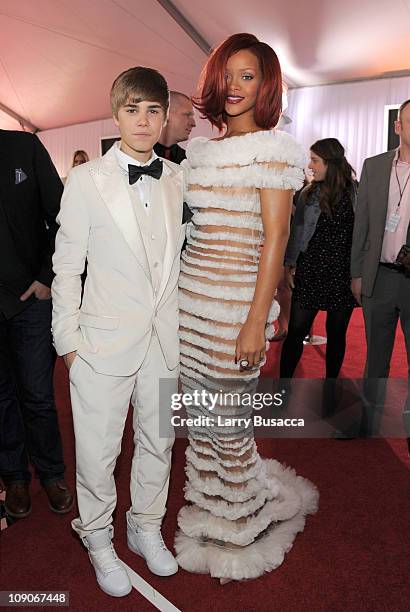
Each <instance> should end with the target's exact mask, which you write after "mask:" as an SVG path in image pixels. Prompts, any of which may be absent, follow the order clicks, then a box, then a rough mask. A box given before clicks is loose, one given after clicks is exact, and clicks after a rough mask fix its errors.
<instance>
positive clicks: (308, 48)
mask: <svg viewBox="0 0 410 612" xmlns="http://www.w3.org/2000/svg"><path fill="white" fill-rule="evenodd" d="M173 4H174V5H175V7H176V8H177V9H178V10H179V11H180V12H181V13H182V14H183V15H184V16H185V18H186V19H187V20H188V21H189V22H190V23H191V25H192V26H193V28H194V29H195V30H196V31H197V32H198V33H199V34H200V35H201V36H202V38H203V39H205V40H206V41H207V42H208V43H209V45H210V46H214V45H216V44H218V43H219V42H220V41H221V40H222V39H223V38H225V37H226V36H228V35H230V34H232V33H235V32H252V33H254V34H256V35H257V36H258V37H259V38H260V39H261V40H264V41H266V42H268V43H269V44H271V45H272V47H273V48H274V49H275V50H276V51H277V53H278V55H279V58H280V60H281V63H282V67H283V71H284V74H285V77H286V79H287V82H288V83H289V84H290V85H291V86H303V85H316V84H320V83H331V82H340V81H346V80H351V79H362V78H376V77H380V76H393V75H396V74H397V75H403V74H408V75H410V70H409V68H410V34H409V33H410V0H361V1H360V2H359V1H358V0H344V1H343V2H340V0H310V1H309V2H308V1H305V0H253V1H252V2H250V1H249V0H223V1H221V0H206V1H204V0H174V2H173ZM0 31H1V35H0V104H2V105H4V106H6V107H8V108H9V109H11V110H12V111H14V112H15V113H17V114H18V115H21V116H22V117H24V118H25V119H27V120H28V121H30V122H31V123H32V124H33V125H34V126H37V127H38V128H40V129H43V130H44V129H49V128H54V127H60V126H63V125H71V124H76V123H82V122H86V121H91V120H95V119H99V118H105V117H108V116H109V114H110V109H109V103H108V91H109V89H110V86H111V83H112V81H113V79H114V78H115V76H116V75H117V74H118V73H119V72H121V71H122V70H124V69H126V68H128V67H130V66H134V65H147V66H152V67H155V68H157V69H158V70H160V71H161V72H163V74H164V75H165V76H166V78H167V80H168V82H169V85H170V87H171V88H172V89H178V90H181V91H184V92H187V93H193V92H194V90H195V84H196V81H197V78H198V74H199V72H200V69H201V67H202V65H203V63H204V60H205V58H206V54H205V53H204V52H203V51H202V50H201V49H200V48H199V47H198V46H197V44H196V43H195V42H194V41H193V40H192V39H191V38H190V36H189V35H188V34H187V33H186V32H185V31H184V30H183V29H182V28H181V27H180V26H179V25H178V24H177V23H176V21H175V20H174V19H173V18H172V17H171V16H170V15H169V14H168V12H167V11H166V10H165V9H164V8H163V6H161V3H160V2H159V1H158V0H19V1H18V2H16V0H0ZM17 126H18V124H17V122H16V121H15V120H12V119H10V118H8V117H7V115H5V114H4V113H3V112H1V111H0V127H3V128H5V129H16V127H17Z"/></svg>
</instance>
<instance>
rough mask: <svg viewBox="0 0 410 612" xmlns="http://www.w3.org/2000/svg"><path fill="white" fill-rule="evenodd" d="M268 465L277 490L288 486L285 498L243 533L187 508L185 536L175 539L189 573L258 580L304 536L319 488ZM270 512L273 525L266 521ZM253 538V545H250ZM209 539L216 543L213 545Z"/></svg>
mask: <svg viewBox="0 0 410 612" xmlns="http://www.w3.org/2000/svg"><path fill="white" fill-rule="evenodd" d="M264 465H265V467H266V471H267V478H268V479H269V478H270V479H271V482H272V483H275V486H276V484H277V481H278V480H279V481H280V482H281V484H282V486H283V489H282V493H281V494H282V495H283V494H285V496H284V498H283V499H282V501H281V502H280V501H279V503H276V504H275V502H268V503H266V504H265V507H264V508H263V509H262V510H261V511H260V512H259V513H258V514H257V515H256V516H255V517H252V518H250V519H249V520H248V521H247V522H246V523H245V524H244V523H241V524H240V529H239V528H238V525H237V524H235V523H231V524H230V522H229V521H228V520H227V519H222V518H219V517H215V516H213V515H212V514H211V513H210V512H208V511H206V510H201V509H199V508H197V507H195V506H185V507H184V508H182V510H181V511H180V514H179V517H178V523H179V526H180V528H181V531H180V532H178V533H177V536H176V539H175V550H176V552H177V561H178V563H179V565H180V566H181V567H182V568H183V569H185V570H187V571H190V572H199V573H204V574H210V575H211V576H213V577H216V578H230V579H232V580H245V579H250V578H257V577H258V576H261V575H262V574H264V573H265V572H269V571H271V570H273V569H275V568H277V567H279V566H280V565H281V563H282V562H283V560H284V556H285V553H287V552H288V551H289V550H290V549H291V548H292V545H293V542H294V540H295V537H296V535H297V533H299V532H301V531H303V529H304V526H305V520H306V515H308V514H314V513H315V512H316V511H317V508H318V498H319V495H318V491H317V489H316V487H315V486H314V485H313V484H312V483H311V482H309V481H308V480H306V479H305V478H302V477H300V476H297V475H296V473H295V472H294V470H291V469H289V468H286V467H284V466H282V465H281V464H280V463H278V462H277V461H274V460H265V461H264ZM266 482H269V480H267V481H266ZM265 484H266V483H265ZM286 492H287V493H286ZM276 501H277V502H278V500H276ZM264 510H265V512H264ZM266 510H267V511H268V514H269V516H268V520H269V523H266V519H267V517H266V516H263V515H266ZM228 526H229V527H230V529H228V528H227V527H228ZM265 530H266V532H265V533H263V532H264V531H265ZM261 534H262V535H261ZM258 536H260V537H259V539H257V538H258ZM250 537H252V538H253V541H252V540H251V541H249V538H250ZM207 538H211V539H212V540H214V541H212V542H211V541H207ZM215 540H216V542H215ZM247 540H248V543H247V545H246V544H245V542H246V541H247ZM229 543H234V544H236V546H234V547H232V546H230V545H229Z"/></svg>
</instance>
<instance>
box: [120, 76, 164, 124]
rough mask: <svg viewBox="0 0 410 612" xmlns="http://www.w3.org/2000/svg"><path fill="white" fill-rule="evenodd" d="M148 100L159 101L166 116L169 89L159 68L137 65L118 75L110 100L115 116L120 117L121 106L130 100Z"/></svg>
mask: <svg viewBox="0 0 410 612" xmlns="http://www.w3.org/2000/svg"><path fill="white" fill-rule="evenodd" d="M144 100H147V101H148V102H158V104H160V105H161V107H162V109H163V111H164V114H165V116H166V115H167V113H168V107H169V89H168V85H167V82H166V80H165V79H164V77H163V76H162V74H161V73H159V72H158V70H154V68H145V67H144V66H136V67H135V68H129V69H128V70H125V71H124V72H122V73H121V74H120V75H118V76H117V78H116V79H115V81H114V83H113V84H112V87H111V93H110V101H111V110H112V114H113V115H114V117H118V111H119V110H120V108H121V106H125V105H126V104H128V103H129V102H132V103H134V104H138V102H142V101H144Z"/></svg>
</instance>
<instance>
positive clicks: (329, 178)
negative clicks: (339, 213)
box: [306, 138, 357, 216]
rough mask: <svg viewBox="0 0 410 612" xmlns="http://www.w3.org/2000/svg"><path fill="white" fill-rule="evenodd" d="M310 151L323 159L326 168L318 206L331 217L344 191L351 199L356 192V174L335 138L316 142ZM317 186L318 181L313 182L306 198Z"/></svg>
mask: <svg viewBox="0 0 410 612" xmlns="http://www.w3.org/2000/svg"><path fill="white" fill-rule="evenodd" d="M310 150H311V151H313V153H316V155H318V156H319V157H320V158H321V159H323V161H324V162H325V164H326V166H327V169H326V175H325V178H324V180H323V181H321V182H320V184H321V189H320V196H319V206H320V209H321V210H322V211H323V212H324V213H326V214H327V215H329V216H332V215H333V211H334V209H335V206H336V205H337V204H338V203H339V202H340V200H341V199H342V197H343V195H344V193H345V192H346V191H347V192H349V194H350V196H351V198H352V199H353V196H354V194H355V193H356V190H357V187H356V174H355V171H354V170H353V168H352V166H351V165H350V164H349V162H348V161H347V159H346V157H345V150H344V148H343V146H342V145H341V144H340V142H339V141H338V140H337V138H323V140H318V141H317V142H315V143H314V144H313V145H312V146H311V147H310ZM318 184H319V183H318V181H315V180H313V181H312V182H311V184H310V185H309V187H308V188H307V190H306V196H308V195H309V193H311V192H312V191H313V190H314V189H315V188H316V186H317V185H318Z"/></svg>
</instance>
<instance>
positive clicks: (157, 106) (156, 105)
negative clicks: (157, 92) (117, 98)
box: [124, 100, 162, 108]
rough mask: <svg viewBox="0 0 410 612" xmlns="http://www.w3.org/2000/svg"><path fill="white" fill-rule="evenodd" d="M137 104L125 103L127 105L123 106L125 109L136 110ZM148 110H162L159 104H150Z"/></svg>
mask: <svg viewBox="0 0 410 612" xmlns="http://www.w3.org/2000/svg"><path fill="white" fill-rule="evenodd" d="M141 102H144V100H141ZM138 104H139V102H127V104H124V107H125V108H136V107H137V106H138ZM148 108H162V106H161V104H157V103H154V104H150V105H149V106H148Z"/></svg>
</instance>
